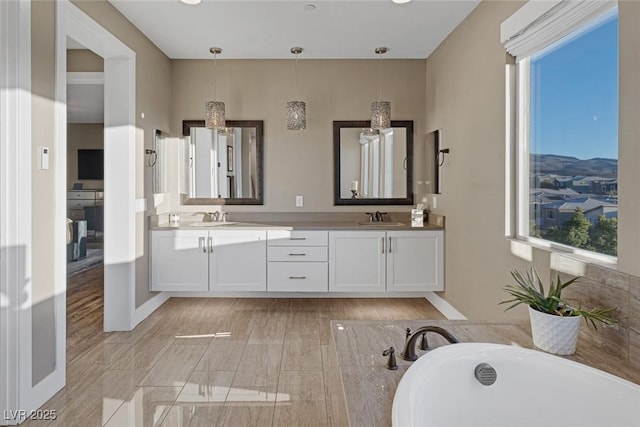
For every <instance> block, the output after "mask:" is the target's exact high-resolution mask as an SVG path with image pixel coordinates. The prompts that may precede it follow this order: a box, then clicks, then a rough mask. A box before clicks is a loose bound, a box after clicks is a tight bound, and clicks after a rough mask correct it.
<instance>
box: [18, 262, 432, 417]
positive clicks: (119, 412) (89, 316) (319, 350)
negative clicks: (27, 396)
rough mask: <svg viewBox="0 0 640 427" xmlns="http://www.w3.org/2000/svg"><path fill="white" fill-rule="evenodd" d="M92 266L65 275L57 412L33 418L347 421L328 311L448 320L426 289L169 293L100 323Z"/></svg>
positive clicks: (335, 315)
mask: <svg viewBox="0 0 640 427" xmlns="http://www.w3.org/2000/svg"><path fill="white" fill-rule="evenodd" d="M85 274H87V275H86V276H85V277H84V279H83V278H77V282H74V283H70V285H69V288H70V291H69V293H68V298H67V300H68V316H67V320H68V328H67V331H68V337H67V342H68V350H67V355H68V361H67V386H66V387H65V388H64V389H63V390H62V391H60V392H59V393H58V394H57V395H56V396H54V397H53V398H52V399H51V400H50V401H49V402H47V404H45V406H44V407H43V409H50V410H54V409H55V410H56V412H57V419H56V420H55V421H53V422H50V423H49V422H45V421H29V422H28V423H27V425H28V426H44V425H52V426H67V427H70V426H83V427H86V426H103V425H106V426H109V427H111V426H117V427H122V426H156V425H158V426H164V427H174V426H175V427H187V426H190V427H194V426H215V425H219V426H271V425H273V426H281V425H282V426H285V425H289V426H303V425H309V426H313V425H318V426H343V425H345V423H346V420H345V419H344V413H343V412H344V407H343V405H344V402H343V400H342V397H341V395H342V392H341V384H340V378H339V375H338V373H337V368H336V366H335V363H336V362H335V360H334V357H333V356H332V351H333V349H332V347H331V344H332V342H331V341H332V340H331V337H330V330H329V321H330V320H337V319H340V320H402V319H407V320H409V319H443V316H442V315H441V314H440V313H439V312H438V311H437V310H435V309H434V308H433V306H431V305H430V304H429V303H428V302H427V301H426V300H425V299H423V298H415V299H410V298H406V299H403V298H380V299H378V298H376V299H366V298H363V299H361V298H358V299H353V298H349V299H342V298H328V299H275V298H266V299H255V298H172V299H171V300H169V301H168V302H166V303H165V304H164V305H163V306H162V307H160V308H159V309H158V310H157V311H156V312H154V313H153V314H152V315H151V316H150V317H149V318H147V319H146V320H145V321H144V322H142V323H141V324H140V325H138V327H136V328H135V330H133V331H131V332H115V333H104V332H102V284H101V279H102V274H103V269H102V268H97V269H95V271H89V272H87V273H85ZM83 280H84V282H83ZM96 280H98V281H100V282H99V285H96ZM91 283H92V284H93V285H91ZM382 344H383V343H381V345H382ZM392 344H394V343H384V345H392ZM396 345H398V344H397V343H396ZM381 348H382V347H381ZM48 423H49V424H48Z"/></svg>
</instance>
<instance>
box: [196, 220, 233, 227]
mask: <svg viewBox="0 0 640 427" xmlns="http://www.w3.org/2000/svg"><path fill="white" fill-rule="evenodd" d="M233 224H235V222H232V221H225V222H223V221H211V222H193V223H191V224H189V227H220V226H224V225H233Z"/></svg>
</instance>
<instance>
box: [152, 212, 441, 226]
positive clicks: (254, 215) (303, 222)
mask: <svg viewBox="0 0 640 427" xmlns="http://www.w3.org/2000/svg"><path fill="white" fill-rule="evenodd" d="M205 211H207V212H209V211H212V210H211V209H205ZM375 211H380V212H387V214H386V215H384V221H383V223H384V222H387V223H393V222H402V223H405V224H406V227H398V226H391V227H390V228H392V229H394V230H395V229H398V230H402V229H405V228H407V229H410V228H412V227H411V212H410V211H409V210H407V212H404V211H402V212H391V211H388V210H387V209H384V208H381V209H379V208H375V207H372V208H371V209H367V210H366V211H363V212H229V215H228V221H230V222H235V223H237V224H232V225H228V226H225V227H234V228H238V227H246V226H254V227H265V226H271V227H294V228H300V229H314V228H326V229H331V228H345V227H347V228H355V229H366V226H364V225H359V223H360V222H364V221H367V220H368V218H369V215H367V214H366V212H375ZM196 212H200V211H195V212H180V224H179V225H178V227H172V226H171V225H170V224H169V214H168V213H166V214H161V215H153V216H151V217H149V228H151V229H157V228H180V227H182V226H188V224H191V223H196V222H202V214H196ZM444 227H445V217H444V216H443V215H437V214H433V213H430V214H429V215H428V221H425V225H424V227H423V228H424V229H432V230H437V229H444ZM376 228H379V226H378V227H376ZM413 229H420V228H415V227H413Z"/></svg>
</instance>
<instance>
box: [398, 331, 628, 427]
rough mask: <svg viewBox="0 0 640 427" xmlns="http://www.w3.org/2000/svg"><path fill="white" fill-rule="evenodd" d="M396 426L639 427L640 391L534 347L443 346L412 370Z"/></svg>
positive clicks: (400, 391)
mask: <svg viewBox="0 0 640 427" xmlns="http://www.w3.org/2000/svg"><path fill="white" fill-rule="evenodd" d="M392 422H393V426H395V427H411V426H415V427H417V426H420V427H430V426H433V427H467V426H469V427H471V426H473V427H485V426H486V427H489V426H490V427H500V426H505V427H507V426H508V427H514V426H517V427H539V426H544V425H558V426H562V427H591V426H593V427H596V426H597V427H602V426H615V427H627V426H629V427H631V426H640V386H639V385H636V384H634V383H632V382H630V381H626V380H623V379H622V378H619V377H616V376H614V375H611V374H608V373H606V372H603V371H600V370H597V369H595V368H591V367H589V366H586V365H582V364H580V363H576V362H573V361H571V360H567V359H563V358H561V357H558V356H552V355H550V354H547V353H543V352H540V351H536V350H529V349H524V348H521V347H514V346H508V345H500V344H485V343H462V344H453V345H446V346H443V347H439V348H437V349H435V350H432V351H430V352H429V353H427V354H425V355H424V356H422V357H420V358H419V359H418V360H417V361H416V362H414V364H413V365H412V366H411V367H410V368H409V369H408V370H407V372H406V373H405V374H404V376H403V377H402V379H401V380H400V384H398V389H397V391H396V394H395V397H394V399H393V410H392Z"/></svg>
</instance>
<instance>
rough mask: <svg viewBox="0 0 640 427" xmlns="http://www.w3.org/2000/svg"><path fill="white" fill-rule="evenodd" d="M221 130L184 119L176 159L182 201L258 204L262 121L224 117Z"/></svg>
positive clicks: (260, 201) (261, 192) (261, 198)
mask: <svg viewBox="0 0 640 427" xmlns="http://www.w3.org/2000/svg"><path fill="white" fill-rule="evenodd" d="M226 124H227V127H226V128H225V129H224V130H215V129H209V128H206V127H205V126H204V120H184V121H183V122H182V134H183V135H184V136H185V137H188V138H185V139H186V144H185V147H184V150H183V155H182V157H183V159H182V161H181V162H180V163H181V168H182V173H181V176H182V177H183V181H186V183H187V184H186V185H185V186H184V188H183V194H182V204H184V205H262V204H263V203H264V187H263V153H264V139H263V138H264V135H263V129H264V124H263V121H262V120H227V122H226Z"/></svg>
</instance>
